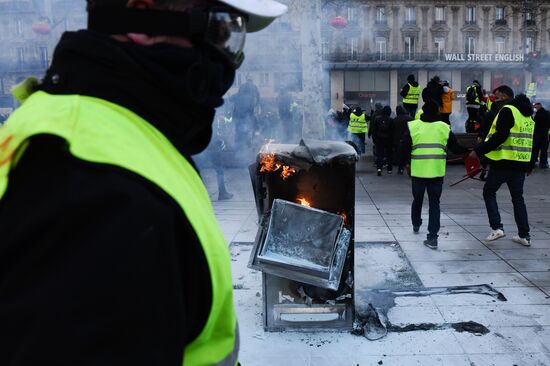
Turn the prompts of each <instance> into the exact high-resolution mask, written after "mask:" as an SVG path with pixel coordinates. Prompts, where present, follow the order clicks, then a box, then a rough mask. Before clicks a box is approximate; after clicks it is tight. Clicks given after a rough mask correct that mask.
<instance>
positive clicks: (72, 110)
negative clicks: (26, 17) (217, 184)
mask: <svg viewBox="0 0 550 366" xmlns="http://www.w3.org/2000/svg"><path fill="white" fill-rule="evenodd" d="M286 9H287V7H286V6H285V5H282V4H281V3H279V2H276V1H272V0H264V1H248V0H247V1H245V0H220V1H215V2H214V1H212V2H211V1H207V0H197V1H187V0H173V1H170V0H166V1H156V0H137V1H136V0H110V1H100V0H89V1H88V12H89V14H88V18H89V19H88V28H89V30H83V31H78V32H67V33H65V34H64V35H63V36H62V38H61V40H60V42H59V44H58V45H57V47H56V50H55V53H54V57H53V60H52V64H51V66H50V68H49V69H48V71H47V73H46V75H45V76H44V78H43V81H42V82H41V83H39V84H37V83H36V80H34V82H33V81H32V80H30V79H29V81H27V82H26V83H23V84H22V85H21V86H20V87H18V88H17V89H16V90H15V91H14V94H15V95H16V96H17V97H18V98H19V100H20V101H21V102H22V103H23V104H22V106H21V107H20V108H19V109H17V110H16V111H15V112H14V113H13V114H12V116H11V117H10V119H9V120H8V121H7V122H6V123H5V124H4V125H3V126H2V128H0V232H1V233H2V238H1V239H0V299H1V300H0V324H1V326H0V339H2V345H1V346H0V365H12V366H24V365H25V366H26V365H39V364H40V365H60V366H61V365H185V366H206V365H228V366H234V365H237V364H238V357H237V356H238V350H239V333H238V325H237V319H236V315H235V310H234V305H233V287H232V283H231V259H230V254H229V250H228V247H227V243H226V241H225V239H224V236H223V233H222V231H221V229H220V227H219V225H218V224H217V223H216V218H215V215H214V211H213V209H212V206H211V202H210V199H209V197H208V192H207V191H206V188H205V187H204V185H203V183H202V181H201V178H200V176H199V174H198V172H197V171H196V170H195V168H194V164H193V162H192V160H191V155H194V154H196V153H198V152H200V151H202V150H204V149H205V148H206V146H207V145H208V142H209V141H210V137H211V134H212V122H213V118H214V113H215V108H217V107H219V106H221V104H222V103H223V98H222V96H223V95H224V94H225V92H226V91H227V90H228V89H229V88H230V86H231V85H232V84H233V80H234V76H235V71H236V69H237V68H238V67H239V66H240V64H241V62H242V60H243V53H242V52H243V47H244V41H245V35H246V32H247V31H248V32H254V31H258V30H260V29H262V28H264V27H266V26H267V25H268V24H270V23H271V22H272V21H273V20H274V19H275V18H276V17H278V16H280V15H282V14H283V13H284V12H285V11H286ZM146 20H149V21H146Z"/></svg>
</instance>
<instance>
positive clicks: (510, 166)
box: [471, 85, 533, 246]
mask: <svg viewBox="0 0 550 366" xmlns="http://www.w3.org/2000/svg"><path fill="white" fill-rule="evenodd" d="M494 94H495V97H496V99H497V101H504V102H505V105H504V106H503V107H502V108H501V110H500V111H499V113H498V116H497V118H496V120H495V121H494V122H493V124H494V125H495V131H494V133H492V134H489V135H488V137H487V139H486V140H485V141H484V142H483V143H481V144H480V145H479V146H477V147H476V148H475V149H474V151H472V153H471V156H472V157H473V158H476V157H480V156H483V155H486V154H488V153H490V152H493V151H501V150H502V146H501V145H502V144H503V143H504V142H505V141H506V140H507V139H508V138H509V137H510V134H511V132H510V131H511V129H512V128H513V127H514V125H515V124H516V123H517V122H516V121H515V118H514V114H513V111H512V109H510V108H504V107H505V106H507V105H510V106H512V107H513V108H515V109H517V111H518V112H517V113H521V115H522V116H524V117H529V118H530V117H531V115H532V113H533V107H532V106H531V102H530V101H529V99H528V98H527V97H526V96H525V95H523V94H520V95H518V96H517V97H515V98H514V92H513V91H512V89H511V88H510V87H509V86H507V85H501V86H499V87H498V88H496V89H495V93H494ZM523 146H530V145H528V144H523ZM487 157H488V158H489V164H490V169H489V174H488V176H487V181H486V183H485V186H484V187H483V199H484V200H485V207H486V208H487V215H488V216H489V224H490V226H491V229H492V231H491V233H490V234H489V236H488V237H487V239H486V240H487V241H493V240H497V239H500V238H502V237H504V236H505V234H504V226H503V225H502V221H501V218H500V213H499V210H498V205H497V199H496V193H497V191H498V190H499V189H500V187H501V186H502V185H503V184H504V183H506V184H507V185H508V189H509V191H510V195H511V196H512V203H513V206H514V219H515V221H516V225H517V227H518V235H517V236H514V237H513V238H512V240H513V241H515V242H517V243H519V244H522V245H524V246H529V245H531V244H530V240H531V239H530V235H529V221H528V216H527V207H526V206H525V201H524V199H523V184H524V182H525V175H526V173H527V175H529V174H531V171H530V167H529V162H523V161H519V160H511V159H501V160H493V159H490V157H489V156H487Z"/></svg>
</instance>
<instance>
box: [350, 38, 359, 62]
mask: <svg viewBox="0 0 550 366" xmlns="http://www.w3.org/2000/svg"><path fill="white" fill-rule="evenodd" d="M357 44H358V40H357V38H349V40H348V55H349V59H350V60H357Z"/></svg>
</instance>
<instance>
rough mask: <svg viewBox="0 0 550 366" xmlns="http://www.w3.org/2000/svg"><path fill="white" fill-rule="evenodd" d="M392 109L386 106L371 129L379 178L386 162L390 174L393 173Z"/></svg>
mask: <svg viewBox="0 0 550 366" xmlns="http://www.w3.org/2000/svg"><path fill="white" fill-rule="evenodd" d="M390 116H391V108H390V107H389V106H385V107H384V108H382V111H381V112H380V114H379V115H378V116H377V117H376V118H375V119H374V121H373V122H372V124H371V125H372V126H371V127H370V128H369V134H370V135H371V136H372V141H373V142H374V146H375V147H376V170H377V174H378V176H381V175H382V168H383V167H384V162H386V164H387V171H388V174H391V173H392V170H393V169H392V167H393V165H392V164H393V162H392V154H393V152H392V151H393V134H394V128H393V120H392V119H391V117H390Z"/></svg>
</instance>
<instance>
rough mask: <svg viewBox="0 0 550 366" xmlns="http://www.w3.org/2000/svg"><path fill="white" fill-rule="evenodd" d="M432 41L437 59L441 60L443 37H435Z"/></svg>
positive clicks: (443, 51) (443, 46) (443, 44)
mask: <svg viewBox="0 0 550 366" xmlns="http://www.w3.org/2000/svg"><path fill="white" fill-rule="evenodd" d="M434 43H435V50H436V51H437V58H438V60H441V58H442V57H443V54H444V53H445V38H443V37H435V38H434Z"/></svg>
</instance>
